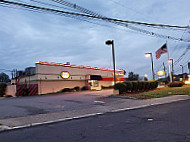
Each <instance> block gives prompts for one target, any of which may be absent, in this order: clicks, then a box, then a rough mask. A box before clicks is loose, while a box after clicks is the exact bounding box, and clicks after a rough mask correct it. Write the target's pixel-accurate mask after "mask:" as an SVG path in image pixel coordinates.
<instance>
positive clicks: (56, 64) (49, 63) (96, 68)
mask: <svg viewBox="0 0 190 142" xmlns="http://www.w3.org/2000/svg"><path fill="white" fill-rule="evenodd" d="M36 64H40V65H49V66H63V67H70V68H80V69H83V68H84V69H93V70H101V71H111V72H113V69H108V68H98V67H91V66H82V65H70V64H63V63H54V62H41V61H39V62H36ZM115 71H116V72H120V73H124V70H122V69H119V70H118V69H117V70H115Z"/></svg>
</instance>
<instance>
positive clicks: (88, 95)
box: [0, 89, 122, 119]
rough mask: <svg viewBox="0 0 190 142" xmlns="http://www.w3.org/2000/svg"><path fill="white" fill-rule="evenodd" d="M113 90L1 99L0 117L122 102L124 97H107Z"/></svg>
mask: <svg viewBox="0 0 190 142" xmlns="http://www.w3.org/2000/svg"><path fill="white" fill-rule="evenodd" d="M112 92H113V90H111V89H109V90H103V91H83V92H72V93H64V94H51V95H43V96H27V97H16V98H5V99H1V100H0V106H1V107H0V119H5V118H13V117H21V116H27V115H36V114H45V113H51V112H59V111H69V110H79V109H84V108H91V107H94V106H97V105H108V104H110V103H120V102H122V99H119V98H107V96H109V95H111V94H112ZM105 98H107V99H105ZM102 100H103V101H102Z"/></svg>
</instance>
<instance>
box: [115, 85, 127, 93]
mask: <svg viewBox="0 0 190 142" xmlns="http://www.w3.org/2000/svg"><path fill="white" fill-rule="evenodd" d="M114 89H118V90H119V94H122V93H126V92H127V87H126V85H125V83H117V84H115V86H114Z"/></svg>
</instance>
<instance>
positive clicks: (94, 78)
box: [90, 75, 102, 80]
mask: <svg viewBox="0 0 190 142" xmlns="http://www.w3.org/2000/svg"><path fill="white" fill-rule="evenodd" d="M90 80H102V77H101V75H90Z"/></svg>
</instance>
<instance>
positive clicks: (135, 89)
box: [131, 81, 138, 92]
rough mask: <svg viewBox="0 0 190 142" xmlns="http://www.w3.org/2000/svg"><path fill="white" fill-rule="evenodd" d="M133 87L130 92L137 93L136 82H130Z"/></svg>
mask: <svg viewBox="0 0 190 142" xmlns="http://www.w3.org/2000/svg"><path fill="white" fill-rule="evenodd" d="M132 84H133V87H132V90H131V91H132V92H136V91H138V82H137V81H132Z"/></svg>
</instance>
